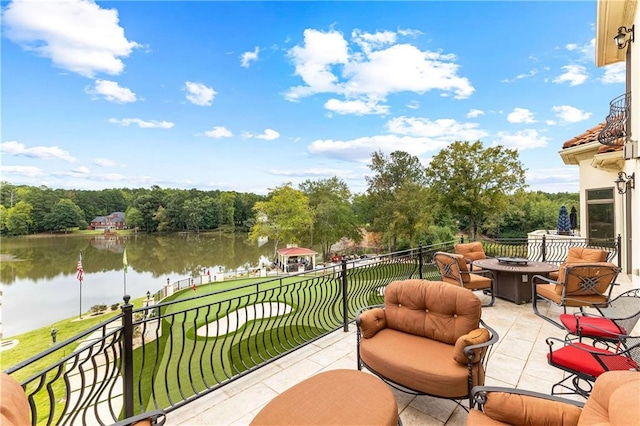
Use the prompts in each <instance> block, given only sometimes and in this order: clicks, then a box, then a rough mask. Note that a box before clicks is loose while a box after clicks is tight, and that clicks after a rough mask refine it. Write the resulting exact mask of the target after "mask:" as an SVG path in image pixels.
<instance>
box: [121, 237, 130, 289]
mask: <svg viewBox="0 0 640 426" xmlns="http://www.w3.org/2000/svg"><path fill="white" fill-rule="evenodd" d="M122 266H123V267H124V268H123V271H124V294H125V295H126V294H127V267H128V266H129V262H128V261H127V248H126V247H125V248H124V253H123V254H122Z"/></svg>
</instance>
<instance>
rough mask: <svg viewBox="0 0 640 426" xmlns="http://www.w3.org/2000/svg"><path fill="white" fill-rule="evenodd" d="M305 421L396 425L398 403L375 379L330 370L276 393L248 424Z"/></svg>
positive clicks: (349, 371) (287, 423)
mask: <svg viewBox="0 0 640 426" xmlns="http://www.w3.org/2000/svg"><path fill="white" fill-rule="evenodd" d="M220 420H221V419H218V422H219V421H220ZM305 424H307V425H311V424H313V425H383V426H385V425H386V426H397V424H398V405H397V403H396V400H395V397H394V396H393V393H392V392H391V389H390V388H389V387H388V386H387V385H386V384H385V383H384V382H383V381H382V380H380V379H379V378H377V377H375V376H373V375H371V374H367V373H363V372H361V371H357V370H330V371H326V372H323V373H319V374H316V375H315V376H312V377H310V378H308V379H306V380H303V381H302V382H300V383H298V384H297V385H294V386H293V387H291V388H289V389H287V390H286V391H284V392H283V393H281V394H280V395H278V396H276V397H275V398H274V399H272V400H271V401H270V402H269V403H268V404H267V405H265V406H264V408H262V410H260V412H259V413H258V414H257V415H256V417H254V419H253V420H252V421H251V425H296V426H297V425H305Z"/></svg>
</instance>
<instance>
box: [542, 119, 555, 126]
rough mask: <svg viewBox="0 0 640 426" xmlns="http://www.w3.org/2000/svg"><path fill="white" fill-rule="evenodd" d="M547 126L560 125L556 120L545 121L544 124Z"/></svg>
mask: <svg viewBox="0 0 640 426" xmlns="http://www.w3.org/2000/svg"><path fill="white" fill-rule="evenodd" d="M544 123H545V124H546V125H547V126H555V125H556V124H558V123H557V122H556V121H555V120H545V122H544Z"/></svg>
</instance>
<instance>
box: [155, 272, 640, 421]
mask: <svg viewBox="0 0 640 426" xmlns="http://www.w3.org/2000/svg"><path fill="white" fill-rule="evenodd" d="M618 282H619V283H620V285H619V286H617V287H616V289H615V290H614V292H615V293H614V294H619V293H622V292H623V291H626V290H629V289H631V288H636V287H638V286H640V282H636V283H635V284H632V282H631V280H630V279H629V278H628V277H626V276H621V277H620V279H619V280H618ZM543 306H545V309H549V310H550V312H551V313H553V312H555V313H557V314H560V313H561V311H562V310H561V308H558V307H555V306H553V307H548V308H547V306H548V305H547V304H544V305H543ZM482 319H483V320H484V321H485V322H486V323H487V324H488V325H490V326H491V327H493V328H495V329H496V331H497V332H498V334H499V336H500V340H499V342H498V343H497V347H496V348H495V349H494V350H493V351H492V354H491V358H490V359H489V363H488V367H487V376H486V384H487V385H489V386H506V387H519V388H523V389H528V390H533V391H537V392H542V393H547V394H548V393H550V392H551V386H552V385H553V384H554V383H555V382H557V381H559V380H560V379H562V378H563V377H564V372H562V371H560V370H559V369H557V368H554V367H551V366H550V365H548V364H547V359H546V354H547V352H548V346H547V344H546V343H545V339H546V338H547V337H551V336H555V337H558V338H563V337H564V335H565V333H563V332H562V331H561V330H560V329H558V328H557V327H554V326H553V325H551V324H549V323H548V322H547V321H544V320H543V319H541V318H540V317H538V316H536V315H534V314H533V311H532V309H531V304H530V303H528V304H524V305H515V304H513V303H511V302H508V301H505V300H502V299H496V304H495V306H493V307H491V308H485V309H483V311H482ZM354 327H355V326H353V325H350V326H349V331H348V332H344V331H342V330H338V331H335V332H333V333H332V334H330V335H328V336H326V337H323V338H322V339H320V340H318V341H316V342H314V343H312V344H310V345H307V346H305V347H304V348H301V349H299V350H297V351H296V352H294V353H292V354H290V355H287V356H286V357H284V358H282V359H280V360H278V361H276V362H274V363H272V364H270V365H268V366H266V367H264V368H261V369H260V370H258V371H256V372H255V373H252V374H250V375H249V376H246V377H243V378H242V379H240V380H238V381H236V382H234V383H233V384H231V385H229V386H226V387H225V388H224V389H223V390H221V391H219V392H218V391H216V392H213V393H212V394H209V395H207V396H205V397H203V398H200V399H199V400H197V401H195V402H192V403H190V404H189V405H187V406H185V407H182V408H179V409H177V410H175V411H173V412H171V413H169V414H168V415H167V424H168V425H172V426H188V425H189V426H192V425H204V424H216V425H246V424H249V423H250V422H251V420H252V419H253V417H254V416H255V415H256V414H257V413H258V411H260V409H261V408H262V407H263V406H264V405H265V404H266V403H268V402H269V401H270V400H271V399H272V398H274V397H275V396H277V395H278V394H280V393H281V392H283V391H285V390H286V389H288V388H289V387H291V386H293V385H295V384H296V383H299V382H300V381H301V380H304V379H306V378H308V377H311V376H312V375H314V374H317V373H320V372H322V371H327V370H333V369H338V368H347V369H355V368H356V336H355V328H354ZM363 371H366V370H363ZM391 390H392V391H393V393H394V395H395V397H396V401H397V403H398V411H399V413H400V418H401V419H402V424H403V425H404V426H423V425H446V426H457V425H465V424H466V417H467V413H466V411H465V410H463V409H462V408H461V407H460V406H458V405H457V404H455V403H454V402H452V401H449V400H446V399H439V398H432V397H428V396H417V397H416V396H413V395H408V394H405V393H402V392H399V391H396V390H395V389H393V388H392V389H391ZM565 397H569V398H572V397H573V398H575V399H577V400H579V401H584V399H583V398H581V397H578V396H569V395H565Z"/></svg>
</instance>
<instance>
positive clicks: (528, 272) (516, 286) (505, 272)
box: [473, 258, 558, 305]
mask: <svg viewBox="0 0 640 426" xmlns="http://www.w3.org/2000/svg"><path fill="white" fill-rule="evenodd" d="M504 259H507V260H510V259H512V260H511V261H505V262H503V261H502V260H504ZM473 264H474V265H476V266H477V268H478V269H482V270H489V271H492V272H493V273H494V277H495V280H496V283H495V289H496V297H500V298H502V299H507V300H510V301H512V302H514V303H516V304H518V305H521V304H523V303H527V302H529V301H531V280H532V278H533V276H534V274H544V275H546V274H548V273H550V272H552V271H555V270H557V269H558V267H557V266H555V265H553V264H551V263H545V262H534V261H531V260H527V259H517V258H494V259H480V260H476V261H474V262H473ZM476 273H477V272H476Z"/></svg>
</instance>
